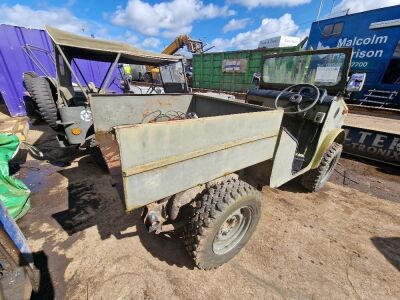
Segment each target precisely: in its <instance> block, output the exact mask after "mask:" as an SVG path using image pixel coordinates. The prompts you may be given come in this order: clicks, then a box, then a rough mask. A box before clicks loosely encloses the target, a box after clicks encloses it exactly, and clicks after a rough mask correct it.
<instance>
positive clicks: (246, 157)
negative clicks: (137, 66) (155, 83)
mask: <svg viewBox="0 0 400 300" xmlns="http://www.w3.org/2000/svg"><path fill="white" fill-rule="evenodd" d="M351 54H352V50H351V49H348V48H342V49H328V50H315V51H304V52H295V53H286V54H280V55H275V56H270V57H266V58H265V61H264V68H263V74H262V76H261V83H260V88H259V89H257V90H253V91H250V92H249V93H248V95H247V102H248V103H239V102H235V101H230V100H226V99H218V98H214V97H208V96H204V95H199V94H158V95H156V94H151V95H101V94H94V95H89V102H90V107H91V111H92V115H93V124H94V130H95V136H96V142H97V143H98V145H99V147H100V149H101V151H102V154H103V157H104V159H105V161H106V162H107V165H108V168H109V170H110V173H111V175H112V176H113V178H114V180H115V181H116V182H117V186H119V187H121V191H122V193H121V197H122V199H123V201H124V203H125V208H126V211H132V210H135V209H143V219H144V223H145V224H146V227H147V228H148V230H149V231H150V232H153V233H162V232H167V231H179V230H180V229H183V236H184V241H185V247H186V250H187V251H188V253H189V254H190V256H191V257H192V258H193V259H194V261H195V263H196V265H197V266H198V267H199V268H201V269H212V268H216V267H218V266H220V265H222V264H224V263H225V262H227V261H229V260H230V259H231V258H233V257H234V256H235V255H236V254H237V253H238V252H239V251H240V249H241V248H243V247H244V245H245V244H246V243H247V241H248V240H249V239H250V237H251V235H252V233H253V232H254V230H255V228H256V225H257V223H258V221H259V218H260V210H261V200H262V196H261V192H260V190H261V189H262V188H263V186H270V187H273V188H276V187H279V186H281V185H283V184H284V183H286V182H288V181H290V180H292V179H294V178H299V182H301V184H302V185H303V186H304V187H305V188H306V189H308V190H309V191H318V190H319V189H321V188H322V187H323V186H324V184H325V183H326V181H327V180H328V178H329V176H330V175H331V173H332V171H333V170H334V168H335V166H336V163H337V161H338V159H339V157H340V154H341V151H342V143H343V141H344V132H343V129H342V128H341V126H342V125H343V122H344V117H345V115H346V114H347V111H348V110H347V107H346V104H345V102H344V100H343V97H342V94H343V93H344V91H345V89H346V84H347V81H348V70H349V63H350V59H351ZM260 103H261V104H262V106H261V105H254V104H260Z"/></svg>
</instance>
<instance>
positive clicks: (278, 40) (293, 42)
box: [258, 35, 301, 48]
mask: <svg viewBox="0 0 400 300" xmlns="http://www.w3.org/2000/svg"><path fill="white" fill-rule="evenodd" d="M300 40H301V39H300V38H299V37H297V36H286V35H281V36H276V37H273V38H269V39H265V40H262V41H260V43H259V44H258V48H280V47H291V46H297V45H298V44H299V43H300Z"/></svg>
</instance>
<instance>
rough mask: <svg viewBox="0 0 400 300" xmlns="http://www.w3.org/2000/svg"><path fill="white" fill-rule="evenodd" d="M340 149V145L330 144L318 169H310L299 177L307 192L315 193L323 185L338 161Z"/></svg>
mask: <svg viewBox="0 0 400 300" xmlns="http://www.w3.org/2000/svg"><path fill="white" fill-rule="evenodd" d="M342 148H343V146H342V145H341V144H339V143H336V142H334V143H332V145H331V146H330V147H329V148H328V150H327V151H326V152H325V154H324V156H323V157H322V159H321V162H320V164H319V166H318V168H316V169H312V170H310V171H308V172H307V173H305V174H304V175H302V176H301V184H302V185H303V186H304V187H305V188H306V189H307V190H309V191H311V192H317V191H319V190H320V189H321V188H322V187H323V186H324V185H325V183H326V182H327V181H328V179H329V177H330V176H331V174H332V172H333V170H334V169H335V167H336V165H337V163H338V161H339V158H340V155H341V154H342Z"/></svg>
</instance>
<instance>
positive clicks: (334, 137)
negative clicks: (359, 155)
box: [311, 128, 345, 169]
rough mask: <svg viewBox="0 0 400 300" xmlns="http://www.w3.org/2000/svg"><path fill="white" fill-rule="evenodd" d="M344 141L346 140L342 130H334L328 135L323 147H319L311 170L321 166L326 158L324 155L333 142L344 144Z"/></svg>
mask: <svg viewBox="0 0 400 300" xmlns="http://www.w3.org/2000/svg"><path fill="white" fill-rule="evenodd" d="M344 139H345V133H344V130H343V129H342V128H335V129H332V130H331V131H330V132H329V133H328V134H327V136H326V137H325V139H324V140H323V142H322V143H321V145H320V146H319V147H318V150H317V151H316V153H315V155H314V157H313V159H312V162H311V169H315V168H317V167H318V166H319V164H320V162H321V159H322V157H323V156H324V153H325V152H326V150H328V148H329V146H330V145H331V144H332V143H333V142H337V143H339V144H343V142H344Z"/></svg>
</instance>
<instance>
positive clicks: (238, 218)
mask: <svg viewBox="0 0 400 300" xmlns="http://www.w3.org/2000/svg"><path fill="white" fill-rule="evenodd" d="M252 219H253V214H252V210H251V208H250V207H249V206H243V207H241V208H239V209H237V210H236V211H234V212H233V213H232V214H230V215H229V216H228V217H227V218H226V219H225V220H224V222H223V223H222V225H221V226H220V228H219V229H218V232H217V233H216V235H215V238H214V241H213V251H214V253H215V254H217V255H223V254H226V253H228V252H230V251H231V250H232V249H234V248H235V247H236V246H237V245H238V244H239V243H240V242H241V241H242V240H243V237H244V236H245V235H246V232H247V231H248V229H249V228H250V224H251V222H252Z"/></svg>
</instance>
